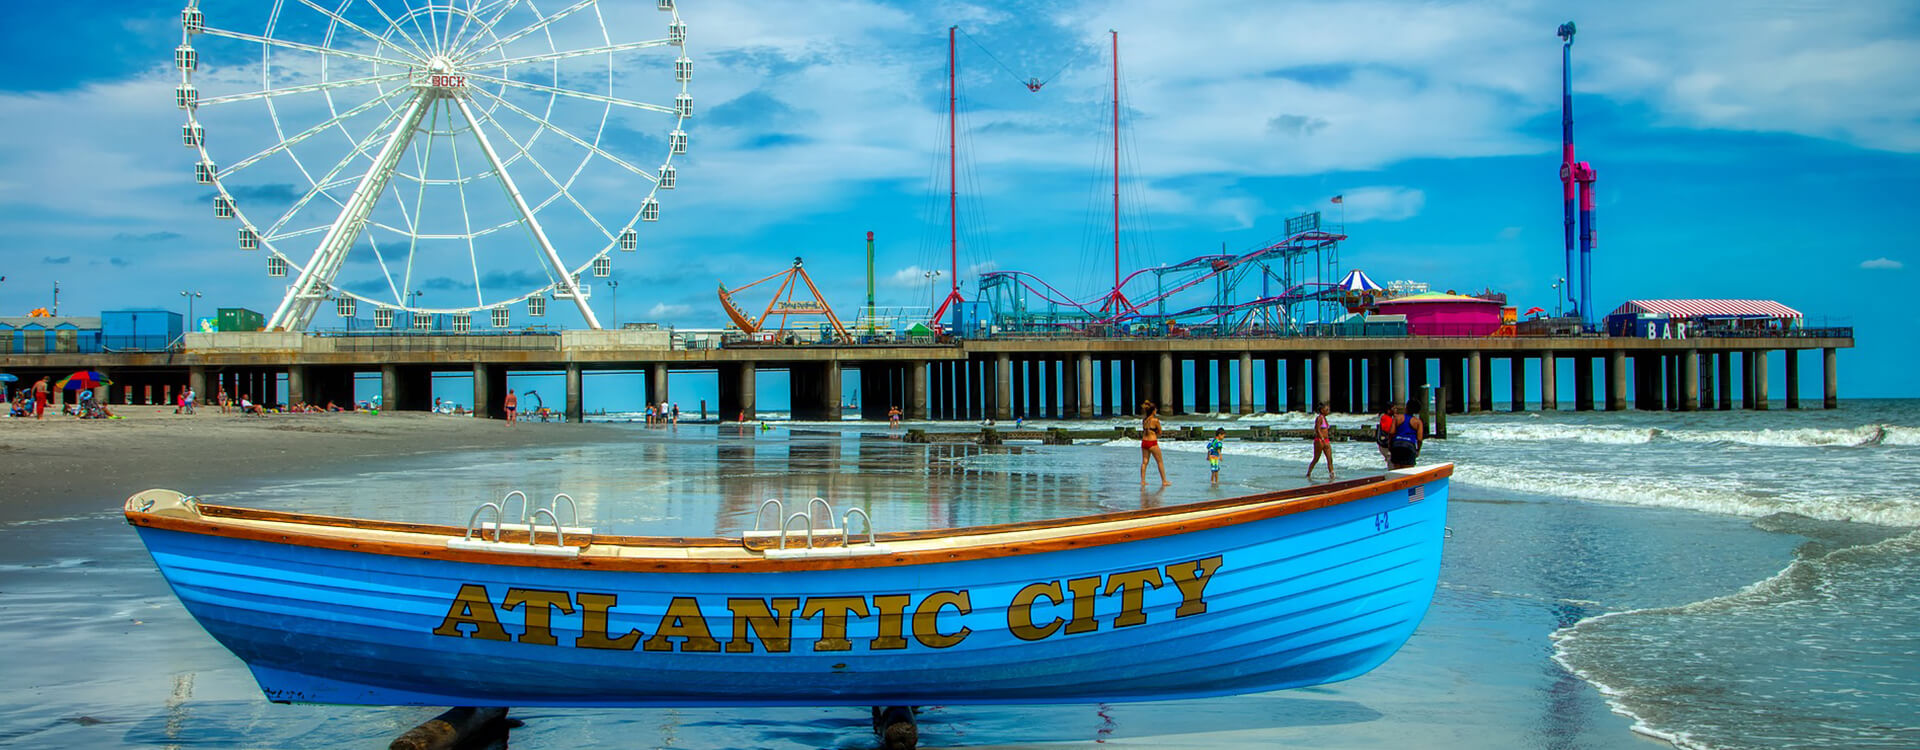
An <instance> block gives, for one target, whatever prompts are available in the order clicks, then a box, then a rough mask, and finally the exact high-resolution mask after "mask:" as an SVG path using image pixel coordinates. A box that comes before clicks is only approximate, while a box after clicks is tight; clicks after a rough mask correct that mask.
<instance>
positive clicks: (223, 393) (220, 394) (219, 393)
mask: <svg viewBox="0 0 1920 750" xmlns="http://www.w3.org/2000/svg"><path fill="white" fill-rule="evenodd" d="M214 400H215V401H218V402H220V413H221V414H226V413H228V411H227V389H225V388H215V389H214Z"/></svg>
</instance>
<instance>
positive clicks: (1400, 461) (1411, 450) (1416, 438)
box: [1387, 404, 1426, 469]
mask: <svg viewBox="0 0 1920 750" xmlns="http://www.w3.org/2000/svg"><path fill="white" fill-rule="evenodd" d="M1399 407H1400V405H1399V404H1394V417H1393V438H1392V440H1391V442H1389V443H1388V444H1387V450H1388V456H1387V468H1390V469H1407V468H1412V467H1413V462H1414V459H1416V458H1419V457H1420V435H1421V434H1422V432H1423V431H1424V430H1425V429H1426V425H1424V424H1421V422H1420V416H1419V415H1418V414H1406V415H1402V414H1400V413H1399V412H1400V408H1399Z"/></svg>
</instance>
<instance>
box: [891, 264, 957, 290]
mask: <svg viewBox="0 0 1920 750" xmlns="http://www.w3.org/2000/svg"><path fill="white" fill-rule="evenodd" d="M928 270H934V271H937V272H938V273H939V274H940V275H941V276H942V277H945V276H946V275H947V272H946V271H945V270H941V269H926V268H921V267H920V266H919V264H914V265H911V266H907V267H906V268H902V269H900V270H898V271H894V272H893V273H891V274H888V275H887V286H891V287H894V288H897V289H914V288H920V289H925V288H926V286H927V275H926V274H927V271H928Z"/></svg>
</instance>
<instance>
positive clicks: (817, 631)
mask: <svg viewBox="0 0 1920 750" xmlns="http://www.w3.org/2000/svg"><path fill="white" fill-rule="evenodd" d="M1447 490H1448V480H1447V478H1446V477H1445V476H1444V475H1443V476H1440V477H1438V478H1435V479H1432V480H1431V481H1428V482H1426V483H1424V484H1420V485H1415V486H1412V487H1409V488H1406V489H1398V490H1393V491H1388V492H1385V493H1382V494H1378V495H1374V496H1370V497H1365V498H1361V499H1355V500H1349V501H1346V502H1341V503H1339V504H1335V505H1329V506H1326V507H1318V508H1313V509H1309V510H1304V511H1301V512H1295V513H1289V514H1286V515H1279V516H1275V517H1270V518H1263V519H1258V520H1252V521H1248V522H1245V523H1234V524H1228V525H1219V526H1214V527H1210V528H1200V529H1198V530H1194V531H1186V532H1181V533H1173V534H1166V535H1160V536H1153V537H1151V538H1141V539H1137V540H1132V541H1121V542H1117V543H1110V544H1100V545H1096V546H1089V547H1086V548H1077V549H1057V550H1051V551H1042V552H1033V553H1029V554H1017V553H1016V554H1006V555H1003V556H988V557H975V558H971V559H959V560H956V561H953V562H935V563H923V564H906V565H877V566H872V567H841V568H826V569H802V570H784V571H780V572H711V571H697V572H685V571H674V570H667V571H661V572H653V571H645V570H599V569H580V568H577V567H574V568H568V567H552V566H547V567H542V566H535V565H515V564H484V563H475V562H469V561H459V560H448V559H416V558H410V557H405V556H397V555H393V554H380V553H376V552H368V551H357V550H353V549H335V548H321V547H314V546H303V545H297V544H283V543H275V542H273V541H267V540H260V539H246V538H232V537H229V536H222V535H217V534H208V533H196V532H193V531H182V530H173V529H167V528H159V527H154V526H148V525H137V528H138V529H139V533H140V534H141V537H142V539H143V541H144V542H145V543H146V545H147V547H148V549H149V550H150V551H151V552H152V555H153V558H154V561H155V562H156V563H157V564H158V566H159V567H160V569H161V571H162V572H163V573H164V575H165V576H166V578H167V580H168V582H169V583H170V584H171V585H172V587H173V589H174V591H175V593H176V594H177V595H178V596H179V598H180V600H181V602H182V603H183V604H184V605H185V606H186V608H187V609H188V611H190V612H191V613H192V614H193V616H194V617H195V618H196V619H197V620H199V622H200V623H201V625H202V626H204V627H205V628H206V629H207V631H208V632H209V633H210V634H212V635H213V636H214V637H215V638H216V639H218V640H219V641H220V642H221V643H222V644H223V645H225V646H226V647H227V648H228V649H230V650H232V651H233V653H234V654H236V655H238V656H239V657H240V658H241V659H242V660H243V661H245V662H246V663H247V664H248V666H249V667H250V668H251V669H252V670H253V673H254V676H255V678H256V679H257V680H258V682H259V684H260V687H261V689H262V690H263V691H264V692H265V694H266V695H267V697H268V698H269V699H271V700H274V701H281V702H303V703H339V704H374V705H507V706H570V707H593V706H606V707H614V706H793V705H800V706H825V705H867V706H874V705H927V704H943V705H954V704H993V703H1091V702H1116V701H1135V700H1162V699H1173V698H1192V697H1201V696H1211V695H1221V694H1234V693H1246V692H1256V691H1266V690H1275V689H1282V688H1292V687H1301V686H1307V685H1316V684H1322V683H1328V682H1334V681H1339V680H1344V679H1348V678H1352V677H1355V676H1358V675H1360V674H1363V673H1365V672H1367V671H1368V670H1370V669H1372V668H1374V667H1375V666H1378V665H1379V664H1381V663H1382V662H1384V661H1385V660H1386V659H1387V658H1388V657H1389V656H1391V655H1392V654H1393V653H1394V651H1396V650H1397V649H1398V648H1399V647H1400V646H1401V644H1403V643H1404V642H1405V641H1406V639H1407V638H1408V637H1409V636H1410V635H1411V634H1412V632H1413V630H1414V628H1415V627H1416V626H1417V625H1418V624H1419V622H1420V620H1421V618H1422V616H1423V615H1424V614H1425V612H1426V609H1427V606H1428V603H1429V601H1430V600H1431V598H1432V595H1433V592H1434V588H1435V585H1436V583H1437V579H1438V575H1439V567H1440V553H1441V547H1442V539H1443V536H1444V526H1445V519H1446V503H1447Z"/></svg>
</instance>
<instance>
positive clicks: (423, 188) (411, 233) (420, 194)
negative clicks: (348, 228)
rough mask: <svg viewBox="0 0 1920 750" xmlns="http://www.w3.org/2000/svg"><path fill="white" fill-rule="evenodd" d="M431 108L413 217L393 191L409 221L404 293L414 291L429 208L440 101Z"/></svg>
mask: <svg viewBox="0 0 1920 750" xmlns="http://www.w3.org/2000/svg"><path fill="white" fill-rule="evenodd" d="M431 106H432V110H433V112H432V114H431V117H432V119H431V120H430V121H428V123H427V144H426V148H423V149H421V150H420V154H419V156H418V158H417V160H416V161H415V162H414V164H415V165H416V166H417V167H418V168H419V169H420V178H421V179H420V185H419V187H418V188H417V189H416V192H415V196H416V197H415V198H414V201H413V215H412V216H408V215H407V202H406V201H405V200H404V199H402V198H401V196H400V191H399V190H395V191H393V199H394V200H395V201H397V202H399V204H400V216H401V218H404V219H406V220H407V266H406V270H405V271H404V272H402V274H401V277H400V278H401V279H402V281H401V282H400V289H401V291H402V293H405V292H410V291H413V260H414V258H415V257H417V254H418V251H419V249H420V215H421V212H423V211H425V210H426V208H427V181H426V177H427V174H428V172H429V171H430V170H431V169H432V167H433V132H434V131H435V130H439V129H440V100H439V99H435V100H434V102H433V104H432V105H431ZM449 119H451V118H449ZM402 301H405V299H404V298H402Z"/></svg>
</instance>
